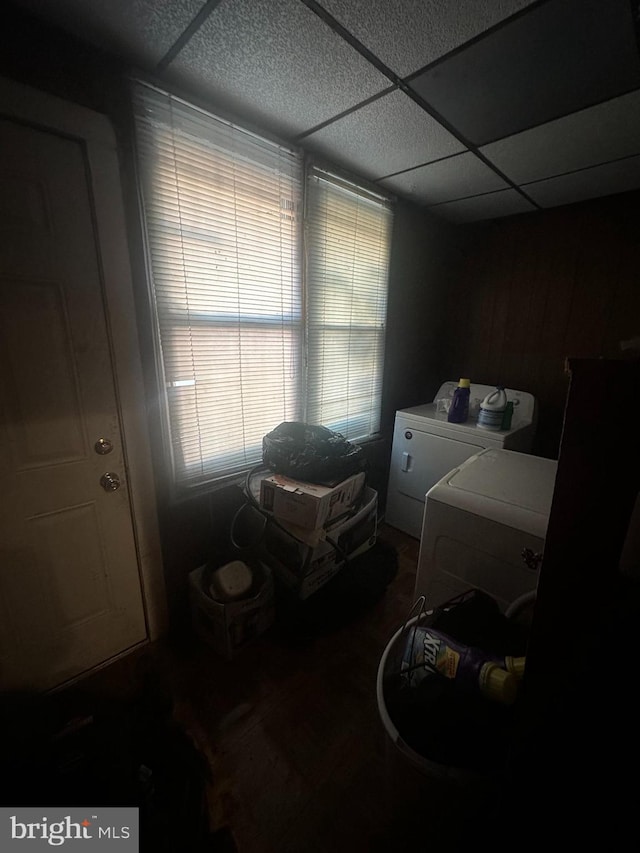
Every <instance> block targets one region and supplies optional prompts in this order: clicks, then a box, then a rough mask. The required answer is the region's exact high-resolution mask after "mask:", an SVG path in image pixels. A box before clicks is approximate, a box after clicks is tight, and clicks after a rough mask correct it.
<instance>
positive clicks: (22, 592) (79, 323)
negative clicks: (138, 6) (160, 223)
mask: <svg viewBox="0 0 640 853" xmlns="http://www.w3.org/2000/svg"><path fill="white" fill-rule="evenodd" d="M0 198H1V199H2V203H1V205H0V395H1V397H0V475H1V476H2V482H3V489H2V493H1V498H0V500H1V502H2V517H1V520H0V543H1V544H0V601H1V604H0V610H1V611H2V616H3V617H4V618H3V621H4V619H6V620H7V622H6V623H5V625H6V624H7V623H8V624H10V625H11V631H10V632H8V631H6V630H4V628H0V643H1V647H0V686H1V687H4V688H7V687H11V688H17V687H20V688H25V687H26V688H36V689H45V688H48V687H52V686H55V685H57V684H60V683H61V682H62V681H64V680H66V679H68V678H71V677H73V676H75V675H78V674H80V673H81V672H83V671H85V670H86V669H88V668H90V667H92V666H95V665H97V664H99V663H101V662H103V661H105V660H107V659H108V658H110V657H112V656H113V655H116V654H118V653H120V652H122V651H124V650H125V649H127V648H129V647H130V646H132V645H134V644H136V643H138V642H140V641H142V640H144V639H145V637H146V628H145V620H144V611H143V606H142V595H141V588H140V580H139V574H138V561H137V554H136V548H135V540H134V535H133V525H132V519H131V508H130V503H129V494H128V485H127V472H126V470H125V466H124V452H123V446H122V438H121V434H120V424H119V419H118V410H117V400H116V390H115V381H114V377H113V372H112V363H111V353H110V348H109V340H108V334H107V327H106V320H105V313H104V305H103V294H102V283H101V275H100V259H99V253H98V250H97V242H96V239H95V235H94V225H93V222H94V216H93V209H92V202H91V195H90V191H89V186H88V183H87V164H86V159H85V156H84V149H83V147H82V145H81V143H79V142H76V141H74V140H72V139H69V138H63V137H60V136H56V135H55V134H53V133H47V132H44V131H40V130H34V129H31V128H29V127H26V126H22V125H19V124H17V123H13V122H10V121H3V122H0ZM99 438H108V439H109V440H110V441H111V442H112V443H113V450H112V452H111V453H109V454H108V455H106V456H101V455H98V454H97V453H96V452H95V450H94V444H95V442H96V441H97V440H98V439H99ZM106 472H113V473H116V474H117V475H118V477H119V478H120V481H121V486H120V488H119V490H118V491H113V492H106V491H105V490H104V489H103V488H102V486H101V485H100V479H101V477H102V475H103V474H105V473H106Z"/></svg>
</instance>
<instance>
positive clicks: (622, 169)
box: [523, 155, 640, 207]
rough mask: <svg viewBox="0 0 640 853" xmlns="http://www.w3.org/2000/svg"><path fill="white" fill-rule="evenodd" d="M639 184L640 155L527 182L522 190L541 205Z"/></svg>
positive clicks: (554, 205)
mask: <svg viewBox="0 0 640 853" xmlns="http://www.w3.org/2000/svg"><path fill="white" fill-rule="evenodd" d="M638 187H640V155H637V156H635V157H627V158H626V159H624V160H617V161H616V162H615V163H604V164H603V165H602V166H594V168H593V169H582V170H581V171H579V172H572V173H571V174H570V175H561V176H560V177H558V178H549V180H546V181H538V182H537V183H534V184H527V186H525V187H524V188H523V189H524V190H525V192H526V193H527V195H529V196H531V198H532V199H533V200H534V201H535V202H536V203H537V204H539V205H540V206H541V207H556V206H557V205H559V204H571V203H572V202H574V201H584V200H585V199H588V198H596V197H598V196H603V195H612V194H613V193H621V192H625V191H626V190H633V189H637V188H638Z"/></svg>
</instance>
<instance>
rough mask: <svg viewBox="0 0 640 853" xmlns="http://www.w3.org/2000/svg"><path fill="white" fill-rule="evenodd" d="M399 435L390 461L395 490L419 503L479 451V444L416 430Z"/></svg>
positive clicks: (396, 437)
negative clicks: (449, 474)
mask: <svg viewBox="0 0 640 853" xmlns="http://www.w3.org/2000/svg"><path fill="white" fill-rule="evenodd" d="M399 432H400V435H398V436H394V442H393V458H392V460H391V464H392V466H395V474H396V483H397V488H398V491H399V492H400V493H401V494H404V495H407V496H408V497H410V498H415V499H416V500H419V501H421V502H422V503H424V499H425V495H426V493H427V492H428V491H429V489H430V488H431V487H432V486H435V484H436V483H437V482H438V480H440V479H442V477H444V476H445V474H448V473H449V471H451V470H453V469H454V468H457V467H458V465H461V464H462V463H463V462H464V461H465V460H467V459H468V458H469V457H470V456H473V455H474V453H478V452H479V451H480V450H482V449H483V446H482V445H481V444H470V443H468V442H464V441H454V440H453V439H450V438H442V437H440V436H437V435H431V434H430V433H426V432H419V431H418V430H411V429H404V430H401V431H399ZM396 440H397V444H396Z"/></svg>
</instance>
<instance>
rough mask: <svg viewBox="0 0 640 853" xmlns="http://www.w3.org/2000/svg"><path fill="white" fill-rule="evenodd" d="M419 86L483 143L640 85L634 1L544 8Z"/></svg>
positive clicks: (430, 73) (585, 1)
mask: <svg viewBox="0 0 640 853" xmlns="http://www.w3.org/2000/svg"><path fill="white" fill-rule="evenodd" d="M411 86H412V88H413V89H415V91H416V92H418V93H419V94H420V95H421V96H422V97H423V98H425V99H426V100H427V101H428V102H429V103H430V104H431V105H432V106H433V107H435V109H436V110H437V111H438V112H439V113H440V114H441V115H442V116H444V118H446V119H447V120H448V121H449V122H450V123H451V124H452V125H453V126H454V127H456V128H457V129H458V130H459V131H460V132H461V133H462V134H463V136H465V137H466V138H467V139H469V140H470V141H471V142H473V143H475V144H476V145H481V144H484V143H487V142H490V141H491V140H495V139H500V138H501V137H504V136H508V135H510V134H514V133H517V132H519V131H522V130H524V129H525V128H529V127H533V126H534V125H538V124H541V123H543V122H547V121H549V120H550V119H555V118H557V117H559V116H562V115H565V114H566V113H572V112H575V111H576V110H580V109H583V108H584V107H587V106H591V105H592V104H596V103H598V102H600V101H603V100H606V99H609V98H612V97H614V96H617V95H620V94H621V93H623V92H628V91H630V90H632V89H635V88H637V87H638V86H640V59H639V57H638V48H637V44H636V39H635V31H634V25H633V19H632V15H631V4H630V3H629V2H628V0H562V2H552V3H544V4H542V5H540V6H538V7H536V8H534V9H531V10H530V11H529V12H527V14H525V15H522V16H519V17H518V18H516V19H514V20H513V21H510V22H508V23H507V24H505V26H503V27H500V28H499V29H498V30H496V31H494V32H493V33H490V34H489V35H487V36H486V37H485V38H481V39H479V40H478V41H477V42H475V43H474V44H473V45H470V46H469V47H468V48H466V49H465V50H462V51H460V52H459V53H457V54H455V55H454V56H451V57H449V58H448V59H445V60H443V61H442V62H441V63H438V64H436V65H435V66H434V67H433V68H431V69H429V70H427V71H425V72H424V74H422V75H419V76H418V77H416V78H415V79H414V80H412V81H411Z"/></svg>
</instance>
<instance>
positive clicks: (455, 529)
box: [415, 450, 558, 608]
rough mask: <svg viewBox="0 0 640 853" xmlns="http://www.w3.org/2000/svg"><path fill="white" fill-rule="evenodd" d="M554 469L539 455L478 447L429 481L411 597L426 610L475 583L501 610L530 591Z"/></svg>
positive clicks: (535, 579) (535, 575)
mask: <svg viewBox="0 0 640 853" xmlns="http://www.w3.org/2000/svg"><path fill="white" fill-rule="evenodd" d="M557 467H558V463H557V462H555V461H554V460H552V459H543V458H541V457H539V456H529V455H528V454H524V453H514V452H513V451H510V450H482V451H480V453H478V454H476V455H475V456H472V457H471V458H470V459H468V460H467V461H466V462H464V463H463V464H462V465H461V466H460V467H459V468H456V469H454V470H453V471H450V472H449V473H448V474H447V475H446V476H445V477H443V478H442V480H440V482H439V483H437V484H436V485H435V486H433V488H432V489H430V490H429V492H428V493H427V500H426V505H425V511H424V524H423V528H422V540H421V543H420V556H419V558H418V573H417V577H416V590H415V592H416V597H417V596H419V595H424V596H425V598H426V606H427V608H431V607H437V606H438V605H439V604H443V603H444V602H445V601H448V600H449V599H450V598H452V597H453V596H454V595H458V594H459V593H461V592H464V591H465V590H467V589H470V588H472V587H475V588H478V589H482V590H484V591H485V592H487V593H489V594H490V595H492V596H493V597H494V598H495V599H497V601H498V603H499V604H500V605H501V606H502V607H503V608H505V607H506V606H507V605H508V604H509V603H511V602H512V601H514V600H515V599H516V598H518V597H519V596H520V595H523V594H524V593H525V592H529V591H530V590H533V589H535V588H536V586H537V584H538V568H539V563H540V557H541V555H542V552H543V550H544V541H545V537H546V533H547V523H548V520H549V511H550V509H551V500H552V497H553V488H554V484H555V478H556V470H557ZM525 548H527V549H529V552H530V553H529V554H528V555H527V556H528V557H529V564H530V565H527V563H526V562H525V559H524V558H523V550H524V549H525ZM532 557H533V558H534V559H531V558H532ZM536 557H537V558H538V559H535V558H536Z"/></svg>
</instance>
